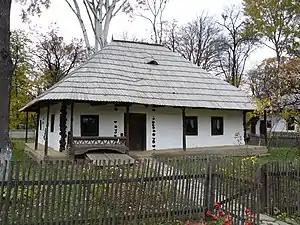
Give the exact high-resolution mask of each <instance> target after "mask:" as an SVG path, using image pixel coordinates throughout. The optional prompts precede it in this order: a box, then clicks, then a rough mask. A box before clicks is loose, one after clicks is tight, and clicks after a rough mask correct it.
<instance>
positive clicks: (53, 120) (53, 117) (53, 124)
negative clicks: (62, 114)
mask: <svg viewBox="0 0 300 225" xmlns="http://www.w3.org/2000/svg"><path fill="white" fill-rule="evenodd" d="M54 127H55V114H51V116H50V133H53V132H54Z"/></svg>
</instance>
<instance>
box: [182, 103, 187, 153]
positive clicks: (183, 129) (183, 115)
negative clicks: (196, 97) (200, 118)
mask: <svg viewBox="0 0 300 225" xmlns="http://www.w3.org/2000/svg"><path fill="white" fill-rule="evenodd" d="M181 110H182V148H183V151H186V123H185V108H182V109H181Z"/></svg>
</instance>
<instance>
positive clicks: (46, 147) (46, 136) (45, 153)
mask: <svg viewBox="0 0 300 225" xmlns="http://www.w3.org/2000/svg"><path fill="white" fill-rule="evenodd" d="M49 114H50V104H48V106H47V123H46V129H45V148H44V157H47V156H48V136H49Z"/></svg>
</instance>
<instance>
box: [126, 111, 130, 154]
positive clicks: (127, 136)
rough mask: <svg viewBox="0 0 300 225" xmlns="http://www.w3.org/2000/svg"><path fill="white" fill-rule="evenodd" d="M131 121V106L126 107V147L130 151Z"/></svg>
mask: <svg viewBox="0 0 300 225" xmlns="http://www.w3.org/2000/svg"><path fill="white" fill-rule="evenodd" d="M129 120H130V115H129V105H126V124H125V127H126V146H127V147H128V149H129V140H130V138H129ZM129 150H130V149H129Z"/></svg>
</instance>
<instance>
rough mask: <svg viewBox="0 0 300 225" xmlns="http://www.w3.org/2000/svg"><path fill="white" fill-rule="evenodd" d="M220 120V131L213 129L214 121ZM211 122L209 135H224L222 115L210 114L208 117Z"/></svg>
mask: <svg viewBox="0 0 300 225" xmlns="http://www.w3.org/2000/svg"><path fill="white" fill-rule="evenodd" d="M218 120H220V131H217V130H215V127H214V121H218ZM210 124H211V131H210V132H211V136H222V135H224V117H222V116H212V117H211V119H210Z"/></svg>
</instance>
